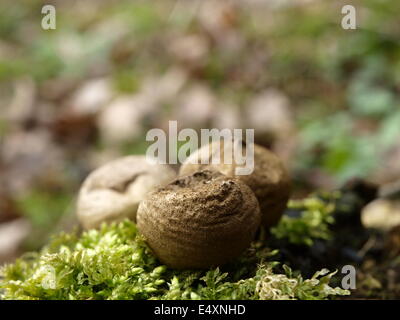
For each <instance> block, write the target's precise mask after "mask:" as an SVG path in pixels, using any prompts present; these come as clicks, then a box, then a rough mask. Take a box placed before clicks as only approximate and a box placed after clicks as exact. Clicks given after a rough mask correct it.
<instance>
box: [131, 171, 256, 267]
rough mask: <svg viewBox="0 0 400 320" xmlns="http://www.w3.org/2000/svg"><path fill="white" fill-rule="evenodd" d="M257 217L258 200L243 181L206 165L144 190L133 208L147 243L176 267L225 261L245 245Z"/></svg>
mask: <svg viewBox="0 0 400 320" xmlns="http://www.w3.org/2000/svg"><path fill="white" fill-rule="evenodd" d="M260 221H261V215H260V209H259V205H258V201H257V199H256V197H255V195H254V193H253V192H252V191H251V189H250V188H249V187H248V186H247V185H246V184H244V183H242V182H241V181H240V180H238V179H236V178H233V177H226V176H225V175H223V174H221V173H219V172H213V171H207V170H205V171H201V172H196V173H194V174H193V175H189V176H186V177H181V178H178V179H176V180H174V181H173V182H171V183H170V184H168V185H166V186H164V187H162V188H159V189H157V190H155V191H152V192H150V193H149V194H148V195H147V196H146V198H145V199H144V200H143V201H142V202H141V203H140V205H139V209H138V213H137V227H138V230H139V232H140V233H141V234H142V235H143V236H144V238H145V240H146V242H147V244H148V245H149V246H150V248H151V249H152V250H153V252H154V254H155V255H156V256H157V257H158V258H159V260H160V261H161V262H162V263H164V264H166V265H168V266H170V267H172V268H176V269H202V268H209V267H214V266H219V265H223V264H225V263H227V262H229V261H230V260H232V259H233V258H235V257H237V256H238V255H240V254H241V253H242V252H243V251H244V250H245V249H246V248H247V247H248V246H249V245H250V243H251V241H252V240H253V238H254V235H255V233H256V231H257V229H258V227H259V223H260Z"/></svg>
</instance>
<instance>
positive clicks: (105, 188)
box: [77, 156, 176, 229]
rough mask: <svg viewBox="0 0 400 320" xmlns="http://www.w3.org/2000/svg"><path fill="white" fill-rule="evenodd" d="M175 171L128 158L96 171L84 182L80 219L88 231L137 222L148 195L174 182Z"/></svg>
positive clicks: (78, 209)
mask: <svg viewBox="0 0 400 320" xmlns="http://www.w3.org/2000/svg"><path fill="white" fill-rule="evenodd" d="M175 176H176V174H175V171H174V170H173V169H172V168H171V167H169V166H167V165H161V164H153V163H150V162H149V161H148V160H147V159H146V157H145V156H127V157H123V158H120V159H117V160H114V161H112V162H110V163H108V164H106V165H104V166H102V167H100V168H99V169H97V170H95V171H93V172H92V173H91V174H90V175H89V176H88V177H87V178H86V180H85V181H84V183H83V185H82V187H81V190H80V192H79V196H78V202H77V216H78V219H79V221H80V222H81V224H82V225H83V227H84V228H85V229H91V228H96V227H98V226H100V224H101V223H102V222H113V221H121V220H123V219H126V218H130V219H132V220H133V221H135V220H136V212H137V208H138V206H139V203H140V201H142V200H143V198H144V197H145V195H146V194H147V193H148V192H149V191H151V190H153V189H154V188H156V187H157V186H159V185H162V184H166V183H168V182H170V181H172V180H173V179H174V178H175Z"/></svg>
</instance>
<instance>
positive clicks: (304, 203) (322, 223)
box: [271, 194, 337, 246]
mask: <svg viewBox="0 0 400 320" xmlns="http://www.w3.org/2000/svg"><path fill="white" fill-rule="evenodd" d="M336 197H337V195H335V194H329V195H325V199H322V198H319V197H318V196H314V197H309V198H306V199H304V200H291V201H290V203H289V208H290V209H292V210H297V211H299V215H298V216H296V217H291V216H289V215H284V216H283V217H282V219H281V220H280V222H279V224H278V225H277V226H276V227H274V228H272V229H271V233H272V234H273V235H274V236H275V237H276V238H278V239H287V240H288V241H289V242H290V243H292V244H297V245H307V246H311V245H312V244H313V243H314V240H315V239H323V240H329V239H330V238H331V232H330V230H329V226H330V225H332V224H333V223H334V222H335V220H334V218H333V215H332V213H333V212H334V210H335V198H336Z"/></svg>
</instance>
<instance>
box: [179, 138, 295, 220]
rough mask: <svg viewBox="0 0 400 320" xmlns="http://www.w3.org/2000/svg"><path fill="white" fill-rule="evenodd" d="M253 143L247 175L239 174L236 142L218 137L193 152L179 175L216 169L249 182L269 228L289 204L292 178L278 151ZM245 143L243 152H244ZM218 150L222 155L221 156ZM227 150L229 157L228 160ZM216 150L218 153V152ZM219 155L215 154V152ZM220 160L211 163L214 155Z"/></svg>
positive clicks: (243, 148) (242, 165) (239, 165)
mask: <svg viewBox="0 0 400 320" xmlns="http://www.w3.org/2000/svg"><path fill="white" fill-rule="evenodd" d="M253 146H254V170H253V172H252V173H251V174H248V175H237V171H236V169H237V168H238V167H244V166H245V164H238V163H237V162H236V161H235V159H237V158H235V156H234V155H235V152H240V151H238V150H239V149H237V148H235V142H234V141H231V140H229V141H228V142H224V140H221V141H215V142H213V143H210V144H207V145H205V146H203V147H201V148H200V149H198V150H197V151H195V152H193V153H192V154H191V155H190V156H189V157H188V158H187V159H186V161H185V162H184V163H183V164H182V166H181V168H180V172H179V173H180V175H188V174H191V173H193V172H196V171H199V170H204V169H207V170H216V171H219V172H221V173H223V174H225V175H227V176H230V177H236V178H238V179H239V180H241V181H242V182H244V183H246V184H247V185H248V186H249V187H250V188H251V189H252V190H253V192H254V193H255V195H256V197H257V199H258V201H259V204H260V209H261V216H262V224H263V225H264V226H265V227H267V228H269V227H271V226H273V225H275V224H276V223H277V222H278V221H279V219H280V218H281V216H282V214H283V211H284V210H285V208H286V205H287V202H288V200H289V196H290V191H291V182H290V177H289V174H288V171H287V170H286V168H285V166H284V165H283V163H282V161H281V160H280V159H279V157H278V156H277V155H275V154H274V153H273V152H271V151H269V150H268V149H266V148H264V147H262V146H259V145H257V144H253ZM245 148H246V145H245V144H244V143H243V146H242V150H241V152H243V154H244V152H245ZM218 153H219V159H218ZM227 153H228V157H230V161H229V162H226V161H225V155H226V154H227ZM216 154H217V155H216ZM215 155H216V156H215ZM213 156H215V157H217V160H218V161H215V162H216V163H212V157H213Z"/></svg>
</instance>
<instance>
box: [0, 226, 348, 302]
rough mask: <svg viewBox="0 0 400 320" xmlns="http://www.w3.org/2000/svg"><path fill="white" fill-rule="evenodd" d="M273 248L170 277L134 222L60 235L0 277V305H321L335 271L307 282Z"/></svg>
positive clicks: (255, 247) (333, 291)
mask: <svg viewBox="0 0 400 320" xmlns="http://www.w3.org/2000/svg"><path fill="white" fill-rule="evenodd" d="M275 254H276V250H275V251H273V250H270V249H269V248H267V247H265V246H264V245H263V242H262V241H257V242H253V244H252V246H251V248H249V249H248V250H247V251H246V252H245V254H243V255H242V256H241V258H239V259H237V260H236V261H235V262H233V263H231V264H230V265H227V266H225V267H224V268H223V269H219V268H216V269H211V270H208V271H190V270H188V271H177V270H172V269H169V268H167V267H166V266H163V265H161V264H160V263H159V262H158V260H157V259H156V258H155V257H154V256H153V254H152V253H151V251H150V249H149V248H148V247H147V245H146V244H145V243H144V241H143V239H142V238H141V236H140V235H138V233H137V230H136V226H135V224H134V223H132V222H129V221H124V222H121V223H119V224H110V225H106V224H104V225H102V227H101V229H100V230H90V231H87V232H84V233H83V234H82V235H81V236H78V234H77V233H76V232H75V233H70V234H61V235H59V236H57V237H56V238H54V239H53V240H52V241H51V242H50V243H49V244H48V245H47V246H46V247H45V248H44V249H43V250H42V251H41V252H40V253H29V254H26V255H24V256H22V257H21V258H20V259H18V260H17V261H16V262H15V263H14V264H12V265H7V266H5V267H3V268H2V269H1V271H0V277H1V278H0V288H1V289H0V297H1V299H325V298H328V297H329V296H334V295H347V294H349V292H348V291H347V290H342V289H340V288H332V287H330V286H329V281H330V279H331V277H332V276H333V274H334V273H329V272H328V271H327V270H322V271H320V272H318V273H316V274H315V275H314V276H313V277H312V278H311V279H303V278H302V277H301V275H299V274H298V273H296V272H292V270H291V269H290V268H289V267H287V266H282V267H281V266H280V265H279V262H274V261H272V259H273V256H274V255H275Z"/></svg>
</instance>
